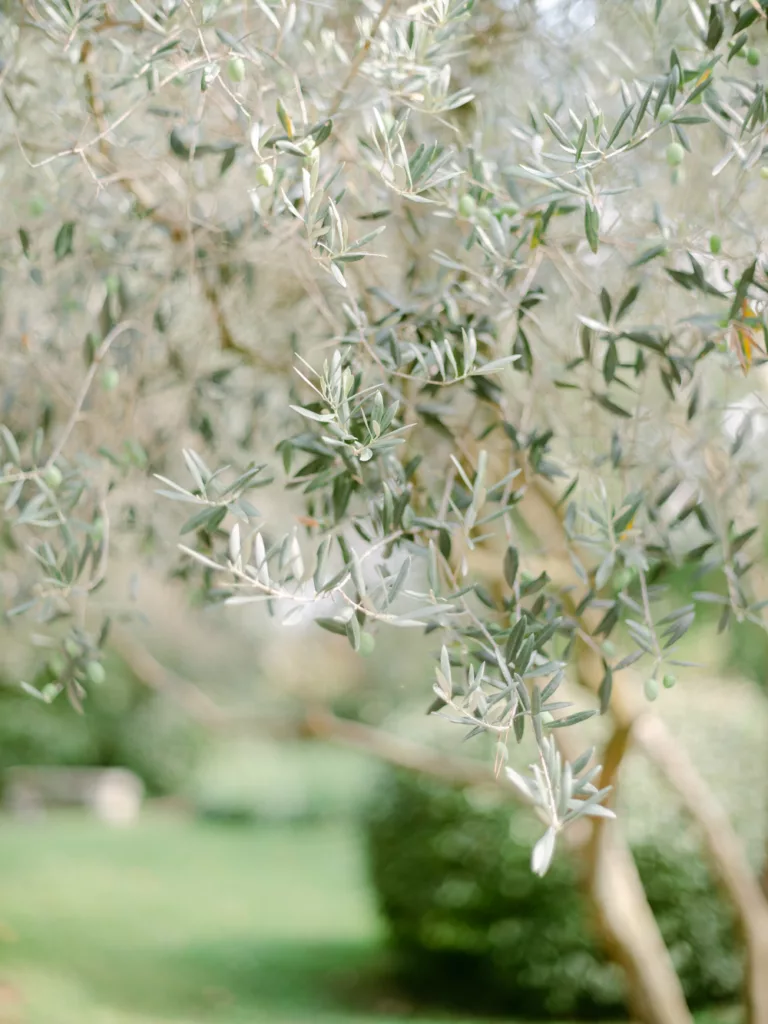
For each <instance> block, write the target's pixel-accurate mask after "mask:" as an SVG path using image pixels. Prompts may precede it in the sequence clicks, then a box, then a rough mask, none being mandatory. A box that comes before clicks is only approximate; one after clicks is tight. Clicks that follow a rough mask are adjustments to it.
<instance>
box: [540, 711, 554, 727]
mask: <svg viewBox="0 0 768 1024" xmlns="http://www.w3.org/2000/svg"><path fill="white" fill-rule="evenodd" d="M554 720H555V716H554V715H553V714H552V712H551V711H542V712H541V721H542V724H543V725H547V724H548V723H549V722H554Z"/></svg>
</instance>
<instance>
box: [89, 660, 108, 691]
mask: <svg viewBox="0 0 768 1024" xmlns="http://www.w3.org/2000/svg"><path fill="white" fill-rule="evenodd" d="M85 674H86V675H87V676H88V680H89V682H91V683H93V684H94V686H101V684H102V683H103V682H104V680H105V679H106V678H107V673H106V672H105V671H104V666H103V665H102V664H101V662H100V661H89V662H88V664H87V665H86V666H85Z"/></svg>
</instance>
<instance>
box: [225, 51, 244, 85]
mask: <svg viewBox="0 0 768 1024" xmlns="http://www.w3.org/2000/svg"><path fill="white" fill-rule="evenodd" d="M227 74H228V75H229V80H230V82H242V80H243V79H244V78H245V61H244V60H243V58H242V57H232V58H231V59H230V61H229V63H228V64H227Z"/></svg>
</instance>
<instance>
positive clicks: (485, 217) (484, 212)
mask: <svg viewBox="0 0 768 1024" xmlns="http://www.w3.org/2000/svg"><path fill="white" fill-rule="evenodd" d="M477 219H478V220H479V221H480V223H481V224H483V225H485V226H486V227H487V226H488V225H489V224H490V223H491V221H492V220H493V214H492V213H491V211H490V210H489V209H488V207H487V206H481V207H480V209H479V210H478V211H477Z"/></svg>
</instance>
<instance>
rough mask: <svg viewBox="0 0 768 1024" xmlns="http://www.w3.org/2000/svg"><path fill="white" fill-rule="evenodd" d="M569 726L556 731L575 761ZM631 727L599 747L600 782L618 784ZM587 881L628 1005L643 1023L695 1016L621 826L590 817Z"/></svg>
mask: <svg viewBox="0 0 768 1024" xmlns="http://www.w3.org/2000/svg"><path fill="white" fill-rule="evenodd" d="M566 732H567V730H564V729H558V730H557V740H558V743H559V745H560V749H561V751H562V753H563V754H564V755H565V756H566V757H568V758H569V760H573V759H574V757H575V756H576V755H577V754H578V753H579V752H578V751H577V750H569V749H568V747H569V746H570V741H569V740H566V736H565V735H564V734H565V733H566ZM629 737H630V730H629V729H624V728H616V729H615V731H614V733H613V735H612V737H611V740H610V742H609V743H608V745H607V746H606V748H605V750H604V751H603V758H602V759H603V770H602V774H601V777H600V786H601V787H602V786H613V787H614V792H613V793H612V794H611V801H610V803H612V802H613V801H614V800H615V791H616V786H617V784H618V774H619V767H620V765H621V762H622V759H623V757H624V754H625V753H626V750H627V746H628V743H629ZM585 853H586V872H585V874H586V885H587V893H588V895H589V897H590V901H591V903H592V907H593V911H594V914H595V919H596V924H597V926H598V929H599V931H600V935H601V937H602V940H603V944H604V947H605V950H606V952H607V953H608V955H609V956H610V957H611V959H612V960H614V961H615V962H616V963H617V964H619V966H620V967H622V968H623V970H624V976H625V979H626V983H627V997H628V1002H629V1008H630V1010H631V1011H632V1013H633V1014H634V1016H635V1017H636V1018H637V1020H639V1021H642V1022H643V1024H684V1022H691V1021H692V1020H693V1018H692V1016H691V1012H690V1010H689V1009H688V1005H687V1003H686V1000H685V994H684V992H683V988H682V985H681V984H680V979H679V978H678V976H677V972H676V971H675V968H674V965H673V963H672V960H671V958H670V956H669V951H668V950H667V947H666V945H665V944H664V939H663V938H662V935H661V932H660V931H659V926H658V924H657V923H656V918H655V917H654V916H653V911H652V910H651V908H650V906H649V904H648V900H647V898H646V895H645V889H644V888H643V883H642V882H641V880H640V875H639V874H638V871H637V866H636V864H635V861H634V859H633V857H632V853H631V851H630V849H629V845H628V844H627V841H626V839H625V838H624V836H623V835H622V833H621V824H620V822H618V821H616V820H613V821H612V820H610V819H608V818H595V819H593V821H592V829H591V831H590V837H589V841H588V843H587V845H586V851H585Z"/></svg>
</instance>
